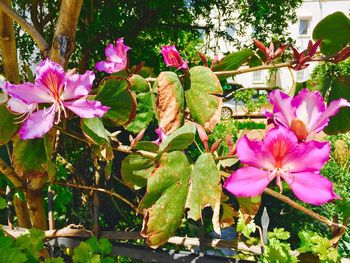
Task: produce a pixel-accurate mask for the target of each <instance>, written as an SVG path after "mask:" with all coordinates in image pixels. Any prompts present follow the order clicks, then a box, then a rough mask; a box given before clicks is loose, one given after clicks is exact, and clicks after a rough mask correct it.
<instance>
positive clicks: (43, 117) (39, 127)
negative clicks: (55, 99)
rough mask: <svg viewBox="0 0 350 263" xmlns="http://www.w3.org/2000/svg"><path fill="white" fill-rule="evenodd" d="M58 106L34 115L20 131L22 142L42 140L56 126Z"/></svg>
mask: <svg viewBox="0 0 350 263" xmlns="http://www.w3.org/2000/svg"><path fill="white" fill-rule="evenodd" d="M55 114H56V106H55V104H54V105H52V107H51V108H49V109H44V110H40V111H36V112H34V113H32V114H31V115H30V116H29V117H28V119H27V120H26V121H25V122H24V123H23V125H22V126H21V128H20V130H19V135H20V137H21V139H22V140H28V139H34V138H41V137H43V136H44V134H46V133H47V132H48V131H49V130H50V129H51V128H52V127H53V124H54V120H55Z"/></svg>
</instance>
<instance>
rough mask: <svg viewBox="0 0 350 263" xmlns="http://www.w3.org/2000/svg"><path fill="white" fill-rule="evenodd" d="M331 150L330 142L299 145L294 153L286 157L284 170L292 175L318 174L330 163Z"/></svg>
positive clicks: (312, 142)
mask: <svg viewBox="0 0 350 263" xmlns="http://www.w3.org/2000/svg"><path fill="white" fill-rule="evenodd" d="M330 150H331V149H330V145H329V143H328V142H317V141H310V142H303V143H299V144H298V146H297V149H296V150H295V151H294V152H291V153H290V154H288V155H286V156H285V158H284V165H283V169H285V170H287V171H288V170H289V171H291V172H292V173H298V172H318V171H320V170H321V169H322V167H323V166H324V165H325V163H326V162H327V161H328V159H329V154H330Z"/></svg>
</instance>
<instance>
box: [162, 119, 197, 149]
mask: <svg viewBox="0 0 350 263" xmlns="http://www.w3.org/2000/svg"><path fill="white" fill-rule="evenodd" d="M195 133H196V127H195V126H194V124H192V123H187V124H185V125H184V126H182V127H181V128H180V129H177V130H176V131H174V132H173V133H172V134H170V135H169V136H168V137H166V138H165V140H164V141H163V142H162V143H161V145H160V147H159V151H160V152H171V151H182V150H184V149H186V148H187V147H188V146H189V145H191V144H192V143H193V141H194V138H195Z"/></svg>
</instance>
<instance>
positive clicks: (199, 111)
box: [185, 66, 222, 131]
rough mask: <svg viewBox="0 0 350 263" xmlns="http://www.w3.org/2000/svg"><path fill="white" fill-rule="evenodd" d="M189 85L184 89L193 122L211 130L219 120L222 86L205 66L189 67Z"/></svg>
mask: <svg viewBox="0 0 350 263" xmlns="http://www.w3.org/2000/svg"><path fill="white" fill-rule="evenodd" d="M190 74H191V86H190V88H189V89H188V90H186V91H185V97H186V103H187V107H188V109H189V111H190V113H191V116H192V118H193V119H194V121H195V122H197V123H199V124H200V125H202V126H203V127H204V129H206V130H209V131H212V130H213V129H214V127H215V125H216V124H217V123H218V122H219V121H220V117H221V108H222V98H221V97H219V96H217V95H222V88H221V84H220V81H219V79H218V78H217V77H216V76H215V74H214V73H213V72H212V71H211V70H210V69H209V68H207V67H203V66H197V67H194V68H191V70H190Z"/></svg>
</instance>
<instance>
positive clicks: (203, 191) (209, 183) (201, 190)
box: [186, 153, 221, 220]
mask: <svg viewBox="0 0 350 263" xmlns="http://www.w3.org/2000/svg"><path fill="white" fill-rule="evenodd" d="M220 198H221V184H220V173H219V169H218V168H217V166H216V164H215V161H214V158H213V156H212V155H211V154H210V153H203V154H202V155H200V156H199V158H198V159H197V161H196V163H195V164H194V166H193V170H192V173H191V182H190V189H189V193H188V197H187V201H186V208H189V209H190V210H189V211H188V217H189V218H192V219H193V220H198V219H200V218H201V217H202V209H203V208H204V207H207V206H211V208H212V209H213V210H214V208H215V206H216V204H217V203H219V204H220Z"/></svg>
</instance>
